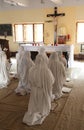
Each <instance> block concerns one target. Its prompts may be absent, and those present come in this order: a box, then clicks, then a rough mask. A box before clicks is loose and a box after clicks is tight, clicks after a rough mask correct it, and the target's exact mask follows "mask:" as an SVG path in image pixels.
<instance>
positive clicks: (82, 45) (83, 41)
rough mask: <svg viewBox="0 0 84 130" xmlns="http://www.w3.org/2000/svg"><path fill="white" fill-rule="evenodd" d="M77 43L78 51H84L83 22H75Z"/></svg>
mask: <svg viewBox="0 0 84 130" xmlns="http://www.w3.org/2000/svg"><path fill="white" fill-rule="evenodd" d="M77 43H79V44H80V52H84V22H78V23H77Z"/></svg>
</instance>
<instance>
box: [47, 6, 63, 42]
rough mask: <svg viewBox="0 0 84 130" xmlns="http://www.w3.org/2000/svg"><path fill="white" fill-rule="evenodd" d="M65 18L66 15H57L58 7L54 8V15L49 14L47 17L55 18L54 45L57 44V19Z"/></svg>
mask: <svg viewBox="0 0 84 130" xmlns="http://www.w3.org/2000/svg"><path fill="white" fill-rule="evenodd" d="M59 16H65V13H57V7H55V8H54V14H47V17H53V18H54V44H56V43H57V19H56V17H59Z"/></svg>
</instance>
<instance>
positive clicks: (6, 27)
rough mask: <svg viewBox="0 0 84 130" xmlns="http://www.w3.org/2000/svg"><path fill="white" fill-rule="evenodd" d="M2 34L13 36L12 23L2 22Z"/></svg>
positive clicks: (0, 31)
mask: <svg viewBox="0 0 84 130" xmlns="http://www.w3.org/2000/svg"><path fill="white" fill-rule="evenodd" d="M0 36H12V24H0Z"/></svg>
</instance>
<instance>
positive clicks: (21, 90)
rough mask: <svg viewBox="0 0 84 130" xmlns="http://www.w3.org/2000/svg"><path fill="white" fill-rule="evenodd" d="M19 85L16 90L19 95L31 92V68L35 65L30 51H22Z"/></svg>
mask: <svg viewBox="0 0 84 130" xmlns="http://www.w3.org/2000/svg"><path fill="white" fill-rule="evenodd" d="M18 65H19V66H18V78H19V83H18V87H17V88H16V89H15V92H16V93H17V94H19V95H25V94H28V93H30V91H31V87H30V85H29V82H28V79H29V69H30V68H31V67H32V66H33V65H34V62H33V61H32V59H31V53H30V52H29V51H24V52H22V55H21V59H20V60H19V61H18Z"/></svg>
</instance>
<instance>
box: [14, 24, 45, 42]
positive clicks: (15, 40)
mask: <svg viewBox="0 0 84 130" xmlns="http://www.w3.org/2000/svg"><path fill="white" fill-rule="evenodd" d="M36 24H38V25H39V24H42V25H43V38H42V39H43V41H42V42H44V23H18V24H14V25H13V41H14V42H19V41H17V39H16V27H15V26H16V25H22V27H23V41H21V42H24V43H26V42H29V41H26V40H25V35H24V26H25V25H33V42H35V27H34V25H36Z"/></svg>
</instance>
